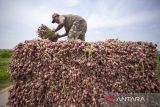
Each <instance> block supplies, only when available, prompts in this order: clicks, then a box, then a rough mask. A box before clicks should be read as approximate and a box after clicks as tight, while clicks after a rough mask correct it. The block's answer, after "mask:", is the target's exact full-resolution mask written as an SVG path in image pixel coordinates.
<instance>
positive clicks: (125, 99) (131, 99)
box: [101, 96, 145, 104]
mask: <svg viewBox="0 0 160 107" xmlns="http://www.w3.org/2000/svg"><path fill="white" fill-rule="evenodd" d="M116 102H145V98H144V97H137V96H136V97H130V96H125V97H124V96H116V97H115V96H107V97H106V98H104V99H103V100H101V103H108V104H115V103H116Z"/></svg>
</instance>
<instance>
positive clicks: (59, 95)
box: [8, 39, 160, 107]
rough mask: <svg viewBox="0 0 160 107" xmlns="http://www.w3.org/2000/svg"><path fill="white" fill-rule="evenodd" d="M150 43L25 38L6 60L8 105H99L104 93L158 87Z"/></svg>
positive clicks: (135, 91)
mask: <svg viewBox="0 0 160 107" xmlns="http://www.w3.org/2000/svg"><path fill="white" fill-rule="evenodd" d="M157 61H158V59H157V50H156V46H155V45H154V44H152V43H146V42H130V41H128V42H126V41H120V40H114V39H111V40H106V41H99V42H84V41H59V42H51V41H48V40H45V39H44V40H31V41H25V42H24V43H19V44H18V45H17V46H16V47H15V49H14V55H13V57H12V61H11V63H10V65H9V73H10V77H11V79H12V80H13V81H14V83H13V88H12V89H11V90H10V91H9V92H10V94H9V101H8V106H10V107H17V106H18V107H44V106H45V107H101V106H102V102H101V101H100V99H102V98H105V95H106V93H145V92H149V93H150V92H153V93H159V92H160V84H159V82H158V72H157V68H156V65H157Z"/></svg>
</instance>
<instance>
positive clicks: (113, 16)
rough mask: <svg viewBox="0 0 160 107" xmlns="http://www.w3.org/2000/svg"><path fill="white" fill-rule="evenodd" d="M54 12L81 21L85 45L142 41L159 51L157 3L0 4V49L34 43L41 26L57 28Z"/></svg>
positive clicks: (2, 0) (51, 0)
mask: <svg viewBox="0 0 160 107" xmlns="http://www.w3.org/2000/svg"><path fill="white" fill-rule="evenodd" d="M54 12H58V13H59V14H76V15H80V16H82V17H83V18H85V19H86V21H87V25H88V30H87V33H86V41H104V40H106V39H119V40H124V41H146V42H153V43H156V44H158V47H157V49H158V50H160V0H0V49H12V48H14V47H15V46H16V45H17V44H18V43H20V42H24V41H25V40H32V39H37V38H38V36H37V28H38V27H39V26H40V25H41V24H45V25H47V26H48V27H50V28H55V27H57V24H52V23H51V21H52V14H53V13H54ZM64 32H65V31H64V29H62V30H61V31H59V33H60V34H63V33H64ZM65 39H66V37H64V38H62V39H60V40H65Z"/></svg>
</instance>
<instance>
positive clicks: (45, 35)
mask: <svg viewBox="0 0 160 107" xmlns="http://www.w3.org/2000/svg"><path fill="white" fill-rule="evenodd" d="M37 33H38V37H40V38H41V39H49V40H51V41H53V42H56V41H57V40H58V37H57V34H56V33H55V32H54V31H53V30H51V29H50V28H48V27H47V26H46V25H44V24H41V26H40V27H39V28H38V31H37Z"/></svg>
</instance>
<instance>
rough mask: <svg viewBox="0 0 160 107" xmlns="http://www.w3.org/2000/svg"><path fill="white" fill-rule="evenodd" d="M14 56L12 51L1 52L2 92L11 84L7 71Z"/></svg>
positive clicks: (0, 81) (0, 77)
mask: <svg viewBox="0 0 160 107" xmlns="http://www.w3.org/2000/svg"><path fill="white" fill-rule="evenodd" d="M12 54H13V52H12V51H11V50H0V90H2V89H3V88H5V87H8V86H9V85H10V84H11V82H10V80H9V73H8V72H7V70H8V64H9V62H10V59H11V56H12Z"/></svg>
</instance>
